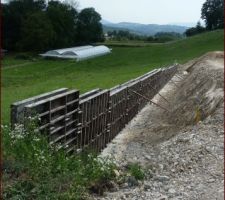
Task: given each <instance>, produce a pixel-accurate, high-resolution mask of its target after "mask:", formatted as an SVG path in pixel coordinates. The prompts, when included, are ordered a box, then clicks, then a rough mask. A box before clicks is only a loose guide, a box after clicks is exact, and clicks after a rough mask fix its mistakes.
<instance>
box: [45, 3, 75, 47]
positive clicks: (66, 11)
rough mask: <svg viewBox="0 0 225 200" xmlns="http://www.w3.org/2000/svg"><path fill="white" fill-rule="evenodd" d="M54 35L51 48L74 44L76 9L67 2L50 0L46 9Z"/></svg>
mask: <svg viewBox="0 0 225 200" xmlns="http://www.w3.org/2000/svg"><path fill="white" fill-rule="evenodd" d="M46 13H47V16H48V18H49V19H50V21H51V24H52V26H53V30H54V32H55V33H56V37H55V39H54V42H53V44H54V45H53V46H52V48H63V47H68V46H72V45H74V44H75V36H76V22H77V11H76V9H75V8H74V7H72V6H71V5H69V4H63V3H61V2H58V1H50V2H49V4H48V8H47V10H46Z"/></svg>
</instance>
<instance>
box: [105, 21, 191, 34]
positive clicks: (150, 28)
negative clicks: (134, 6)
mask: <svg viewBox="0 0 225 200" xmlns="http://www.w3.org/2000/svg"><path fill="white" fill-rule="evenodd" d="M102 24H103V31H104V32H107V31H113V30H128V31H130V32H131V33H135V34H138V35H147V36H149V35H155V34H156V33H158V32H176V33H180V34H183V33H184V32H185V31H186V30H187V29H188V27H186V26H178V25H159V24H139V23H131V22H120V23H111V22H109V21H106V20H102Z"/></svg>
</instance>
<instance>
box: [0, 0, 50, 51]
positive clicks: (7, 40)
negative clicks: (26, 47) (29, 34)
mask: <svg viewBox="0 0 225 200" xmlns="http://www.w3.org/2000/svg"><path fill="white" fill-rule="evenodd" d="M45 7H46V4H45V1H44V0H20V1H18V0H16V1H10V2H9V4H3V6H2V9H3V20H2V21H3V45H4V48H6V49H8V50H16V48H17V44H18V42H19V41H20V40H21V39H22V37H23V35H22V34H21V27H22V22H23V21H24V19H25V18H27V17H29V15H30V14H31V13H34V12H39V11H42V10H43V9H44V8H45Z"/></svg>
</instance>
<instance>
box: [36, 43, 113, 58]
mask: <svg viewBox="0 0 225 200" xmlns="http://www.w3.org/2000/svg"><path fill="white" fill-rule="evenodd" d="M110 52H111V49H109V48H108V47H106V46H104V45H100V46H95V47H94V46H91V45H87V46H79V47H72V48H66V49H57V50H51V51H47V52H46V53H44V54H40V55H41V56H43V57H56V58H70V59H76V60H77V61H81V60H86V59H90V58H93V57H97V56H102V55H105V54H108V53H110Z"/></svg>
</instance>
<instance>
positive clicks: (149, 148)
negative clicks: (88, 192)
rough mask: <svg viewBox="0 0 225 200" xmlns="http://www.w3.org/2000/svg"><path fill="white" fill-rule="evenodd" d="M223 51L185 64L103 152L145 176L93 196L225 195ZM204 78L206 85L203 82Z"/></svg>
mask: <svg viewBox="0 0 225 200" xmlns="http://www.w3.org/2000/svg"><path fill="white" fill-rule="evenodd" d="M223 59H224V54H223V53H222V52H212V53H208V54H206V55H204V56H202V57H200V58H198V59H195V60H193V61H191V62H189V63H187V64H185V65H183V66H180V68H179V72H178V75H179V77H177V76H174V77H173V79H172V80H173V82H169V83H168V84H167V85H166V86H165V87H164V88H163V89H162V90H161V91H160V94H161V95H163V96H164V97H165V98H166V99H167V100H168V101H169V102H170V104H168V103H167V102H166V101H165V100H164V99H162V98H161V97H160V96H159V95H157V96H156V97H155V98H154V99H153V101H155V102H158V103H159V104H161V105H163V106H167V107H168V108H169V110H170V112H169V113H166V112H165V111H163V110H160V108H158V107H155V106H154V105H150V104H149V105H147V106H146V107H145V108H144V109H143V110H142V111H141V112H140V113H139V114H138V115H137V117H136V118H134V119H133V120H132V121H131V123H129V124H128V125H127V126H126V128H125V129H124V130H123V131H122V132H121V133H120V134H119V135H118V136H117V137H116V138H115V139H114V140H113V141H112V143H111V144H109V145H108V147H107V148H106V149H105V150H104V151H103V152H102V154H101V156H110V157H113V158H114V159H115V161H116V163H117V165H118V166H119V167H121V169H122V168H124V167H125V166H127V164H128V163H138V164H140V165H141V166H142V167H143V168H144V169H145V170H146V178H145V180H144V181H142V182H140V181H139V182H137V184H136V186H130V184H128V183H124V184H122V185H120V186H118V188H117V189H116V191H114V192H106V193H105V195H104V196H103V197H93V199H101V200H103V199H105V200H106V199H108V200H109V199H110V200H111V199H115V200H116V199H132V200H139V199H146V200H151V199H152V200H166V199H174V200H178V199H180V200H195V199H196V200H203V199H204V200H214V199H215V200H216V199H218V200H220V199H221V200H222V199H224V126H223V124H224V106H223V99H224V98H223V93H224V91H223V82H224V81H223V67H222V66H223ZM202 82H204V84H201V83H202Z"/></svg>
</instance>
